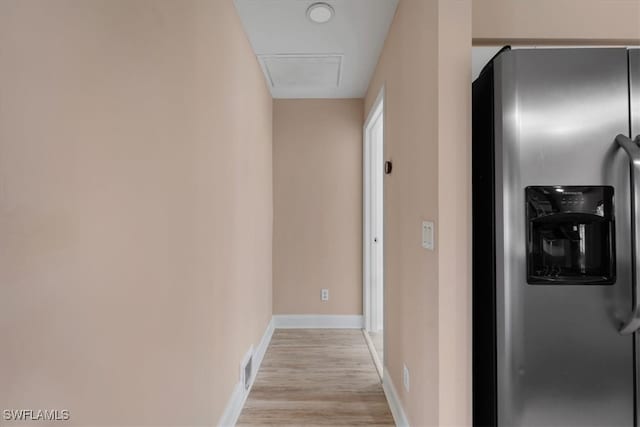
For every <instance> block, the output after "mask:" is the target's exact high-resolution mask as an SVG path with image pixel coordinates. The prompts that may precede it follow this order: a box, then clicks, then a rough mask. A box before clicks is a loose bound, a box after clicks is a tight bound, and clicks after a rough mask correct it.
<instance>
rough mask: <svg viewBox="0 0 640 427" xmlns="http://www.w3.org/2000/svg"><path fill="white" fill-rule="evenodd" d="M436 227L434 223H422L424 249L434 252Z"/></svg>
mask: <svg viewBox="0 0 640 427" xmlns="http://www.w3.org/2000/svg"><path fill="white" fill-rule="evenodd" d="M434 240H435V225H434V224H433V222H432V221H424V222H423V223H422V247H423V248H425V249H428V250H430V251H432V250H433V249H434V246H435V242H434Z"/></svg>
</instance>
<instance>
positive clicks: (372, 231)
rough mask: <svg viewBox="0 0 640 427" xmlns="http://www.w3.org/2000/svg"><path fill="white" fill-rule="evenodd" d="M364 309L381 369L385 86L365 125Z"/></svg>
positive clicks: (375, 356)
mask: <svg viewBox="0 0 640 427" xmlns="http://www.w3.org/2000/svg"><path fill="white" fill-rule="evenodd" d="M363 154H364V163H363V164H364V168H363V170H364V180H363V182H364V186H363V190H364V197H363V201H364V206H363V212H364V230H363V236H364V239H363V254H364V257H363V259H364V263H363V269H364V271H363V279H364V280H363V298H364V301H363V311H364V323H365V336H366V338H367V341H368V342H369V345H370V348H371V349H372V356H373V359H374V362H375V364H376V367H377V368H378V372H379V373H380V377H382V373H383V371H384V369H383V368H384V88H382V90H381V91H380V94H379V95H378V98H377V99H376V102H375V104H374V105H373V107H372V108H371V112H370V113H369V117H368V118H367V121H366V123H365V126H364V150H363Z"/></svg>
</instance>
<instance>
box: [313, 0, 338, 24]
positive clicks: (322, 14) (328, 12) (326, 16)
mask: <svg viewBox="0 0 640 427" xmlns="http://www.w3.org/2000/svg"><path fill="white" fill-rule="evenodd" d="M334 14H335V11H334V10H333V8H332V7H331V6H330V5H328V4H327V3H322V2H320V3H314V4H312V5H311V6H309V9H307V17H308V18H309V19H310V20H311V21H312V22H315V23H316V24H326V23H327V22H329V21H331V18H333V15H334Z"/></svg>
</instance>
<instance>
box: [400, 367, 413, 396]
mask: <svg viewBox="0 0 640 427" xmlns="http://www.w3.org/2000/svg"><path fill="white" fill-rule="evenodd" d="M402 383H403V384H404V389H405V390H406V391H407V392H408V391H409V388H410V387H411V381H410V379H409V368H407V365H402Z"/></svg>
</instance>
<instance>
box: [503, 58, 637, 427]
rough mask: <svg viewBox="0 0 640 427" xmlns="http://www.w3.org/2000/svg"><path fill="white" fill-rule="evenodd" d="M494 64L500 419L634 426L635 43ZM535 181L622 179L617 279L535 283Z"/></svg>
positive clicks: (605, 182)
mask: <svg viewBox="0 0 640 427" xmlns="http://www.w3.org/2000/svg"><path fill="white" fill-rule="evenodd" d="M495 70H496V72H495V86H496V87H495V116H496V117H495V121H496V137H495V138H496V139H495V144H496V145H495V151H496V153H495V162H496V176H495V182H496V229H497V235H496V307H497V313H496V323H497V349H496V350H497V387H498V399H497V402H498V424H499V425H501V426H537V427H541V426H632V425H633V423H634V378H633V374H634V359H633V351H634V350H633V338H632V337H631V336H629V335H627V336H623V335H621V334H620V333H619V332H618V330H619V328H620V325H621V324H622V322H623V320H625V319H626V318H627V317H628V316H629V314H630V310H631V305H632V280H631V277H632V271H631V261H632V260H631V256H630V254H631V243H630V238H629V236H630V235H631V230H630V221H631V217H630V210H631V207H630V189H629V160H628V158H627V157H626V154H625V153H624V152H623V151H622V150H620V149H619V148H618V146H617V144H616V143H615V140H614V138H615V137H616V135H618V134H620V133H622V134H627V133H628V132H629V92H628V87H629V86H628V80H627V78H628V73H627V51H626V49H533V50H531V49H528V50H513V51H510V52H505V53H504V54H502V55H501V56H500V57H499V58H498V59H497V60H496V63H495ZM529 186H610V187H613V191H614V195H613V197H614V218H615V219H614V221H615V224H614V226H615V237H616V238H615V241H616V245H615V268H616V277H615V282H614V283H612V284H604V285H594V284H588V285H585V284H548V285H540V284H534V285H531V284H528V283H527V264H526V251H527V226H526V213H525V206H526V205H525V189H526V188H527V187H529ZM577 235H579V233H577Z"/></svg>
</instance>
